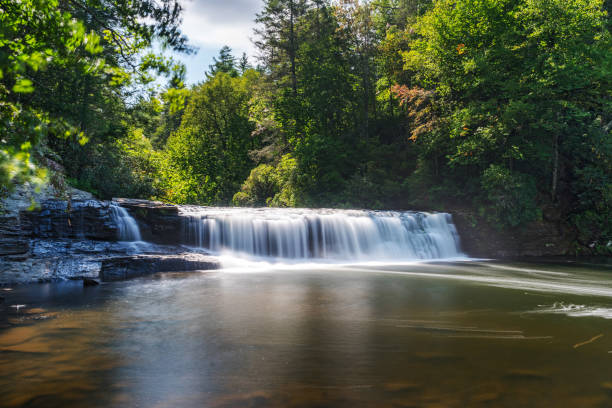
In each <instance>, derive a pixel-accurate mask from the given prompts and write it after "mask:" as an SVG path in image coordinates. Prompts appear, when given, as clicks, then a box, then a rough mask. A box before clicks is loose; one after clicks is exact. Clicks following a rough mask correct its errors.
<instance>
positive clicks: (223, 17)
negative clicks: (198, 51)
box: [182, 0, 261, 55]
mask: <svg viewBox="0 0 612 408" xmlns="http://www.w3.org/2000/svg"><path fill="white" fill-rule="evenodd" d="M183 7H184V13H183V24H182V29H183V33H185V34H186V35H187V37H188V38H189V40H190V42H191V43H192V44H193V45H195V46H199V47H203V48H212V47H217V48H221V47H222V46H223V45H228V46H230V47H231V48H232V49H233V50H234V52H235V53H236V54H238V55H239V54H241V53H242V52H246V53H247V54H249V55H253V54H254V52H255V49H254V46H253V44H252V43H251V41H250V38H251V37H252V36H253V28H254V27H255V22H254V20H255V14H256V13H257V12H258V11H259V8H260V7H261V1H260V0H225V1H223V0H222V1H215V0H191V1H185V2H184V3H183Z"/></svg>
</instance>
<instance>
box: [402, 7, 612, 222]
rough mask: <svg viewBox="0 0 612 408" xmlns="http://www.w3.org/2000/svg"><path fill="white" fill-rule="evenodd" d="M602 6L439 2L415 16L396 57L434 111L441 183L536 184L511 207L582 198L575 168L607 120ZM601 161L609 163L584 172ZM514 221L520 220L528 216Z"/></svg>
mask: <svg viewBox="0 0 612 408" xmlns="http://www.w3.org/2000/svg"><path fill="white" fill-rule="evenodd" d="M602 6H603V3H602V2H601V1H587V0H522V1H518V2H517V1H510V0H505V1H492V0H489V1H476V0H462V1H451V0H444V1H439V2H436V3H435V4H434V6H433V8H432V9H431V11H430V12H428V13H427V14H426V15H424V16H423V17H422V18H420V19H419V21H418V23H417V24H416V26H415V27H414V28H415V34H414V35H413V39H412V41H411V43H410V46H409V49H408V50H406V52H405V53H404V57H405V61H406V68H407V69H408V70H411V71H413V72H414V73H415V75H416V78H415V79H416V83H417V84H418V85H419V86H420V87H422V88H425V89H428V90H431V91H434V98H435V101H436V102H435V103H436V105H437V106H438V107H440V116H441V120H439V121H438V128H437V129H432V131H431V132H429V133H430V135H432V134H434V133H436V132H437V134H441V133H442V134H446V135H447V137H446V140H445V141H444V142H443V143H444V144H443V151H444V152H445V154H446V157H447V158H448V160H447V162H446V165H445V166H444V168H445V169H443V171H442V174H443V175H444V177H448V178H452V179H454V180H456V181H457V182H462V183H464V185H465V180H470V179H471V180H474V181H478V180H480V182H481V183H484V184H483V186H484V187H485V189H486V188H487V185H488V183H487V181H488V180H499V178H495V177H492V175H493V174H498V175H504V177H505V178H507V179H512V180H522V181H521V183H522V184H523V185H524V184H525V183H527V184H529V183H531V182H533V183H535V184H536V185H538V186H539V192H538V194H537V195H536V194H535V193H532V194H530V195H529V196H524V195H523V196H521V200H531V201H532V202H538V203H540V205H544V204H545V203H552V204H554V205H558V206H561V207H562V208H568V207H569V208H571V207H573V206H575V205H576V204H577V202H580V201H581V200H582V199H581V198H580V197H581V195H583V193H584V188H586V186H584V185H583V186H582V187H578V184H580V183H576V176H577V174H579V173H580V169H581V168H582V166H584V164H583V163H580V162H581V160H583V159H585V158H586V157H589V156H592V154H591V153H589V152H592V150H593V149H599V150H598V151H601V152H602V154H603V151H606V149H607V148H604V146H602V145H601V144H600V142H599V140H602V135H603V134H606V133H607V134H608V135H609V129H607V130H606V129H605V126H603V124H605V123H608V122H609V119H612V117H610V105H609V93H610V91H611V84H612V82H611V81H612V77H611V75H610V72H611V71H610V68H612V57H611V54H610V49H611V44H612V43H611V39H610V33H609V31H608V30H606V23H607V17H606V14H605V12H604V11H603V9H602ZM420 142H422V143H424V144H428V143H440V142H441V141H440V139H439V138H437V137H430V138H428V137H424V138H421V140H420ZM595 146H600V147H598V148H596V147H595ZM579 152H580V153H579ZM577 157H580V158H581V159H580V160H576V158H577ZM601 157H603V156H601ZM603 163H609V161H607V159H605V160H604V161H603V162H600V165H597V164H595V162H594V161H593V162H590V164H589V166H593V170H594V168H596V167H600V166H601V165H602V164H603ZM492 166H493V167H492ZM603 166H607V164H603ZM492 168H494V169H495V171H493V170H490V169H492ZM600 169H601V167H600ZM598 172H605V170H603V169H601V170H599V171H598ZM528 179H530V180H531V181H529V180H528ZM594 180H595V178H593V179H592V181H594ZM599 180H600V182H602V183H606V182H607V181H605V180H603V179H599ZM468 185H470V184H468ZM498 185H499V186H501V185H503V183H498ZM517 185H518V184H517ZM592 187H593V186H592ZM592 187H591V188H592ZM470 189H472V190H470ZM604 190H606V189H605V188H603V189H601V190H600V191H602V192H603V191H604ZM467 191H478V186H477V185H476V184H473V185H472V187H470V188H469V189H467ZM525 191H527V190H525ZM532 191H534V190H532ZM602 194H607V193H602ZM489 195H493V196H495V192H494V191H489ZM514 196H515V197H519V195H514ZM547 196H548V197H549V198H546V197H547ZM560 196H562V197H565V198H564V201H565V202H564V203H558V199H559V197H560ZM567 197H571V198H567ZM576 200H578V201H576ZM489 204H490V205H492V204H493V203H492V202H491V201H490V200H489ZM592 205H593V202H591V203H590V204H587V205H586V206H587V207H591V206H592ZM517 208H518V207H517ZM522 214H523V215H525V217H524V218H523V219H522V220H521V221H525V220H528V219H530V218H533V216H534V213H533V212H522ZM529 214H531V216H529Z"/></svg>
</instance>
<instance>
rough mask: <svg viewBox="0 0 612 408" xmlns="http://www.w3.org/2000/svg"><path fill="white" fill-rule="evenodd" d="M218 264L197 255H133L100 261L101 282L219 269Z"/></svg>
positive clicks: (211, 259) (211, 258) (208, 258)
mask: <svg viewBox="0 0 612 408" xmlns="http://www.w3.org/2000/svg"><path fill="white" fill-rule="evenodd" d="M219 267H220V264H219V262H218V261H217V260H216V259H215V258H213V257H210V256H206V255H199V254H192V253H188V254H175V255H134V256H126V257H116V258H109V259H106V260H104V261H102V267H101V269H100V279H101V280H102V282H112V281H121V280H126V279H132V278H136V277H139V276H146V275H151V274H154V273H157V272H183V271H196V270H213V269H219Z"/></svg>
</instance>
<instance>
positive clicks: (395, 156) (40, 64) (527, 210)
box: [0, 0, 612, 254]
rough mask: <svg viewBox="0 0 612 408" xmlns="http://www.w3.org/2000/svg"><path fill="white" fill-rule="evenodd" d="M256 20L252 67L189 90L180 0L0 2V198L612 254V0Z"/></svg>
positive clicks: (315, 0) (420, 4) (471, 4)
mask: <svg viewBox="0 0 612 408" xmlns="http://www.w3.org/2000/svg"><path fill="white" fill-rule="evenodd" d="M260 10H261V11H260V12H259V13H258V14H257V16H256V17H255V18H256V23H257V28H256V30H255V32H254V33H253V41H254V44H255V46H256V48H257V50H258V55H257V57H256V58H252V57H247V56H246V55H242V56H239V55H234V53H233V51H232V50H231V49H230V48H229V47H223V48H222V49H221V50H220V51H219V54H218V56H217V57H216V58H215V60H214V63H213V64H212V65H211V66H210V67H208V69H204V70H203V71H202V73H201V81H200V82H199V83H198V84H196V85H193V86H186V85H185V74H186V68H185V66H184V65H182V64H181V63H179V62H178V61H177V59H176V58H175V57H173V55H174V56H175V55H177V54H178V53H185V54H190V53H194V52H197V50H196V49H195V48H194V47H192V46H191V45H190V43H189V40H188V38H186V37H185V36H184V35H183V34H182V33H181V30H180V24H181V13H182V7H181V2H180V1H179V0H21V1H13V0H0V195H6V194H9V193H10V192H11V191H12V190H13V189H14V187H15V186H16V185H19V184H23V183H32V184H34V185H40V184H44V183H51V184H52V185H54V186H56V187H57V188H58V189H59V190H60V191H61V190H62V188H65V187H66V186H72V187H76V188H78V189H81V190H86V191H89V192H92V193H94V194H95V195H96V196H97V197H100V198H104V199H108V198H112V197H133V198H147V199H155V200H160V201H164V202H170V203H177V204H200V205H223V206H226V205H236V206H281V207H335V208H369V209H415V210H447V211H448V210H453V209H471V210H473V211H474V212H475V213H477V214H478V215H479V216H480V217H482V219H485V220H487V221H488V222H490V223H492V224H494V225H496V226H497V227H498V228H500V229H511V228H517V227H520V226H521V225H524V224H526V223H530V222H533V221H537V220H540V219H542V218H543V217H544V218H549V219H555V220H559V221H560V222H563V223H565V224H566V225H569V226H571V228H572V229H573V230H575V234H576V237H577V238H576V240H577V245H578V246H579V247H580V248H583V249H584V250H587V251H591V253H601V254H610V253H612V136H611V132H612V36H611V30H612V19H611V18H610V15H609V11H611V10H612V1H610V0H606V1H603V0H433V1H432V0H372V1H359V0H334V1H332V0H264V1H262V4H261V7H260ZM202 30H206V27H202Z"/></svg>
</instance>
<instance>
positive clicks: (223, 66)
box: [206, 45, 238, 78]
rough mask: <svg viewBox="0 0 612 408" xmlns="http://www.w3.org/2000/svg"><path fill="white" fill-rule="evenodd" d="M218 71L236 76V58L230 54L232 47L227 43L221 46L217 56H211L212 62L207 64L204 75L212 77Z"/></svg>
mask: <svg viewBox="0 0 612 408" xmlns="http://www.w3.org/2000/svg"><path fill="white" fill-rule="evenodd" d="M219 72H224V73H226V74H229V75H230V76H231V77H236V76H238V70H237V69H236V58H235V57H234V56H233V55H232V49H231V48H230V47H228V46H227V45H224V46H223V47H221V49H220V50H219V57H218V58H217V57H213V63H212V64H211V65H209V66H208V72H207V73H206V76H207V77H209V78H212V77H214V76H215V75H217V73H219Z"/></svg>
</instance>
